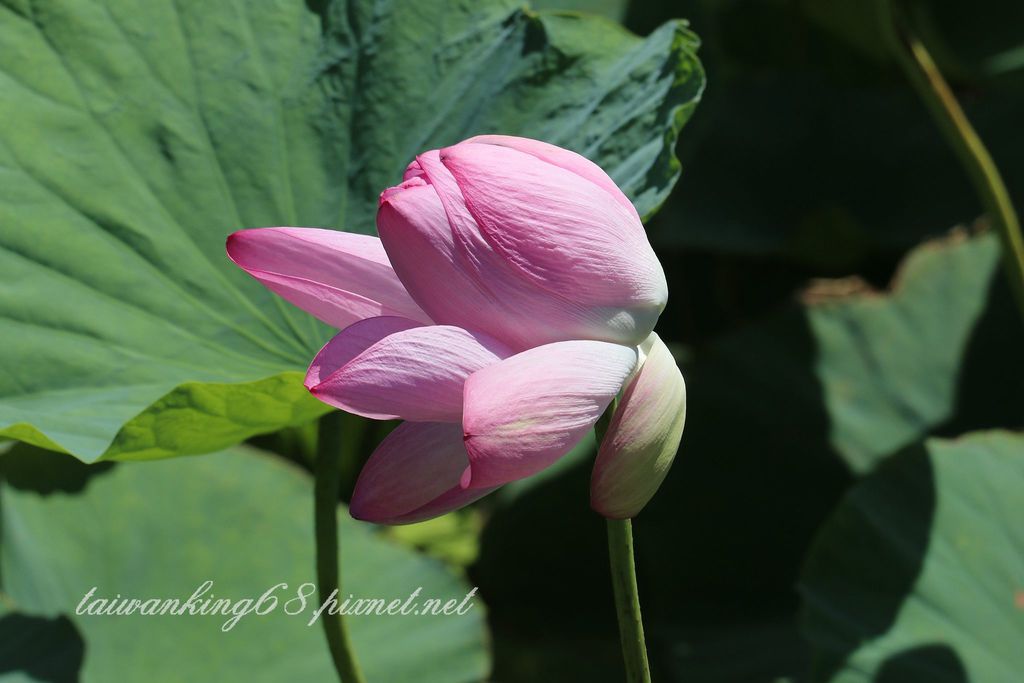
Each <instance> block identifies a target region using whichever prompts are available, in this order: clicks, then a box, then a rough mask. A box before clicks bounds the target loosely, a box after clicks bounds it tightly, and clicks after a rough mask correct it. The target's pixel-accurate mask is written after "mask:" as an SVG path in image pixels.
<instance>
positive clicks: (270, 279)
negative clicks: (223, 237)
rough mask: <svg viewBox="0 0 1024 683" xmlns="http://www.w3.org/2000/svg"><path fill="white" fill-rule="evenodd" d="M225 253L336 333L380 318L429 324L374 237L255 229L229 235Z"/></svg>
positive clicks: (325, 232)
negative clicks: (385, 316)
mask: <svg viewBox="0 0 1024 683" xmlns="http://www.w3.org/2000/svg"><path fill="white" fill-rule="evenodd" d="M227 252H228V256H229V257H231V260H232V261H234V262H235V263H236V264H238V265H239V266H240V267H241V268H243V269H244V270H245V271H246V272H247V273H249V274H250V275H252V276H253V277H254V278H256V279H257V280H259V281H260V282H261V283H263V285H264V286H266V287H267V289H269V290H271V291H272V292H274V293H276V294H278V295H280V296H281V297H283V298H284V299H286V300H288V301H290V302H291V303H293V304H295V305H296V306H298V307H299V308H301V309H303V310H304V311H307V312H309V313H311V314H313V315H314V316H316V317H317V318H319V319H320V320H323V321H324V322H325V323H327V324H328V325H332V326H334V327H337V328H339V329H340V328H345V327H348V326H349V325H351V324H352V323H353V322H355V321H357V320H362V319H363V318H370V317H373V316H379V315H397V316H403V317H406V318H411V319H413V320H418V321H420V322H424V323H429V322H430V318H429V317H428V316H427V314H426V313H424V312H423V310H422V309H420V307H419V306H418V305H416V302H414V301H413V300H412V297H410V296H409V294H408V293H407V292H406V291H405V287H404V286H403V285H402V282H401V281H400V280H399V279H398V276H396V275H395V271H394V269H392V267H391V264H390V263H389V262H388V257H387V254H386V253H385V252H384V247H383V246H382V245H381V243H380V240H379V239H377V238H376V237H370V236H368V235H354V234H351V233H347V232H339V231H337V230H323V229H317V228H254V229H251V230H239V231H238V232H236V233H233V234H231V235H229V236H228V241H227Z"/></svg>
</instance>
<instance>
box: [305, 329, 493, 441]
mask: <svg viewBox="0 0 1024 683" xmlns="http://www.w3.org/2000/svg"><path fill="white" fill-rule="evenodd" d="M411 325H416V323H415V322H413V321H409V320H406V319H403V318H387V317H384V318H371V319H369V320H364V321H362V322H359V323H356V324H355V325H352V326H351V327H348V328H346V329H345V330H343V331H342V332H340V333H339V334H338V335H337V336H335V337H334V339H332V340H331V341H330V342H329V343H328V344H327V346H325V347H324V349H323V350H322V351H321V352H320V353H319V354H318V355H317V358H316V359H315V360H314V361H313V365H312V366H311V367H310V372H309V375H308V376H307V386H309V390H310V392H312V393H313V395H314V396H316V397H317V398H319V399H320V400H321V401H323V402H325V403H328V404H330V405H332V406H335V407H337V408H341V409H342V410H346V411H348V412H350V413H355V414H356V415H362V416H364V417H369V418H374V419H383V420H387V419H394V418H398V419H405V420H412V421H415V422H455V423H457V422H459V421H460V420H461V419H462V389H463V385H464V384H465V381H466V378H467V377H469V376H470V375H471V374H472V373H474V372H476V371H477V370H479V369H481V368H483V367H486V366H488V365H491V364H493V363H497V362H498V361H500V360H501V359H502V358H505V357H507V356H508V355H510V353H511V352H510V351H509V350H508V348H507V347H505V346H504V345H503V344H501V343H500V342H498V341H496V340H494V339H493V338H491V337H489V336H487V335H484V334H481V333H476V332H468V331H466V330H464V329H462V328H459V327H451V326H448V325H433V326H427V327H411ZM328 372H329V374H328Z"/></svg>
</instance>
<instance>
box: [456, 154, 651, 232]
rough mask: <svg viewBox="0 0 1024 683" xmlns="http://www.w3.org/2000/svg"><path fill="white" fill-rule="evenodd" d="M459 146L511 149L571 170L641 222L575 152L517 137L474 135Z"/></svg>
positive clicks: (593, 167)
mask: <svg viewBox="0 0 1024 683" xmlns="http://www.w3.org/2000/svg"><path fill="white" fill-rule="evenodd" d="M462 144H487V145H499V146H502V147H511V148H512V149H517V150H519V151H520V152H525V153H526V154H529V155H530V156H534V157H536V158H538V159H540V160H541V161H544V162H547V163H549V164H553V165H555V166H558V167H560V168H564V169H565V170H567V171H572V172H573V173H575V174H576V175H578V176H581V177H583V178H586V179H587V180H589V181H590V182H592V183H594V184H595V185H597V186H598V187H600V188H601V189H602V190H604V191H605V192H607V193H608V194H610V195H611V196H612V198H613V199H615V201H617V202H618V203H619V204H621V205H622V206H623V207H625V209H626V210H627V211H628V212H629V213H630V214H632V215H634V216H636V219H637V220H638V221H639V220H640V216H639V214H637V212H636V207H634V206H633V202H631V201H629V198H628V197H626V195H624V194H623V193H622V190H620V189H619V186H618V185H616V184H615V181H614V180H612V179H611V178H609V177H608V174H607V173H605V172H604V169H603V168H601V167H600V166H598V165H597V164H595V163H594V162H593V161H591V160H590V159H588V158H586V157H585V156H582V155H580V154H577V153H576V152H572V151H569V150H567V149H563V148H562V147H559V146H557V145H552V144H548V143H547V142H541V141H540V140H532V139H530V138H520V137H516V136H514V135H477V136H476V137H472V138H469V139H468V140H466V141H464V142H463V143H462Z"/></svg>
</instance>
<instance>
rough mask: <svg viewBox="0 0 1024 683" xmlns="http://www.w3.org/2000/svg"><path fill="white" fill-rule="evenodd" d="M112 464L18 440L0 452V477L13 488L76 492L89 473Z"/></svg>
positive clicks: (40, 492) (90, 475) (100, 472)
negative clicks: (88, 460) (84, 459)
mask: <svg viewBox="0 0 1024 683" xmlns="http://www.w3.org/2000/svg"><path fill="white" fill-rule="evenodd" d="M113 467H114V463H112V462H100V463H94V464H92V465H87V464H85V463H83V462H82V461H81V460H78V459H77V458H75V457H73V456H70V455H67V454H65V453H55V452H53V451H47V450H43V449H42V448H36V447H35V446H29V445H26V444H17V445H15V446H13V447H12V448H11V449H10V450H9V451H7V453H5V454H4V455H2V456H0V480H2V481H3V482H4V483H5V484H7V485H8V486H11V487H13V488H16V489H21V490H23V491H33V492H35V493H38V494H41V495H49V494H51V493H79V492H81V491H82V490H83V489H84V488H85V486H86V485H87V484H88V482H89V480H90V479H92V477H95V476H97V475H101V474H103V473H105V472H109V471H110V470H111V469H113Z"/></svg>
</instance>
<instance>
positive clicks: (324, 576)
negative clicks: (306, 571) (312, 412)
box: [313, 411, 365, 683]
mask: <svg viewBox="0 0 1024 683" xmlns="http://www.w3.org/2000/svg"><path fill="white" fill-rule="evenodd" d="M346 417H347V416H346V415H345V414H344V413H341V412H338V411H335V412H331V413H328V414H327V415H324V416H323V417H322V418H320V424H319V429H318V434H317V447H316V462H315V463H314V466H313V467H314V476H315V479H316V481H315V491H314V499H315V500H314V508H315V509H314V523H315V528H316V579H317V587H318V589H319V592H320V600H321V601H324V600H326V599H327V598H328V596H330V595H331V593H332V592H333V591H335V590H337V591H338V594H339V595H340V594H341V581H340V577H339V567H338V491H339V487H340V480H341V470H342V462H343V459H344V458H343V456H344V445H343V439H342V438H341V437H342V433H343V429H342V427H343V425H344V422H345V419H346ZM321 621H322V622H323V625H324V634H325V635H326V636H327V647H328V648H329V649H330V651H331V659H332V660H333V661H334V668H335V669H336V670H337V672H338V676H339V678H340V679H341V681H343V683H365V679H364V678H363V674H362V671H360V669H359V663H358V662H357V661H356V657H355V653H354V651H353V649H352V642H351V641H350V640H349V635H348V629H347V628H346V625H345V621H344V618H343V617H342V615H340V614H339V615H337V616H333V617H332V616H330V615H326V614H325V615H324V616H323V617H322V618H321Z"/></svg>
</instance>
